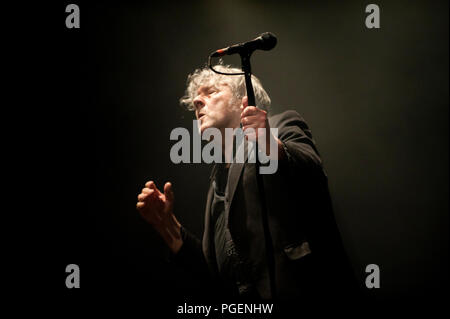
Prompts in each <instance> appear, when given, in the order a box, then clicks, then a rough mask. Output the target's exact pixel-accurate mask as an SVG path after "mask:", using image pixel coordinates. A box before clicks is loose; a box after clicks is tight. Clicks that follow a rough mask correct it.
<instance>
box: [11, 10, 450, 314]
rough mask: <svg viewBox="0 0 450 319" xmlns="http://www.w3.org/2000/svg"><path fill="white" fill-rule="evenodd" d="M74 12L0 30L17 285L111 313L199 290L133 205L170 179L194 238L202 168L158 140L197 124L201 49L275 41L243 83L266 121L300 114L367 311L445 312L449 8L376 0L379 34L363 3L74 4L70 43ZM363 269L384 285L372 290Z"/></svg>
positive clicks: (38, 15) (18, 17)
mask: <svg viewBox="0 0 450 319" xmlns="http://www.w3.org/2000/svg"><path fill="white" fill-rule="evenodd" d="M69 3H70V2H67V3H65V2H64V1H63V2H61V3H56V2H55V4H49V3H47V4H45V6H44V5H43V4H38V5H36V9H35V8H34V7H30V6H28V7H27V6H25V5H24V6H23V7H20V8H17V9H14V12H13V13H15V14H14V17H15V18H14V19H13V20H14V21H13V22H11V23H8V28H9V29H8V30H14V31H19V32H20V36H14V35H12V36H11V39H10V40H12V42H11V43H12V45H11V46H10V47H8V48H13V49H14V48H15V47H18V46H19V45H20V47H21V48H22V47H23V49H21V50H20V51H18V53H17V54H16V53H15V51H14V50H12V55H16V57H19V58H20V63H16V64H13V65H10V66H13V69H14V70H15V72H14V74H15V77H11V81H10V82H12V83H18V84H19V85H20V87H21V88H22V87H25V85H26V89H20V90H18V91H17V92H14V95H15V102H16V103H14V105H15V107H14V108H12V109H13V111H14V113H15V116H16V118H18V119H19V122H20V123H21V126H20V128H18V126H16V127H15V128H16V130H17V131H20V133H21V136H22V137H25V138H24V139H21V142H19V143H14V145H13V146H14V151H13V152H15V151H16V150H17V152H15V154H22V152H23V151H24V149H25V152H24V155H19V156H18V159H16V160H14V161H15V162H16V164H17V163H19V164H20V167H21V168H20V169H19V170H17V171H16V172H17V173H18V174H17V176H20V178H16V179H15V181H16V182H18V184H17V186H16V184H14V185H15V186H14V187H12V188H11V189H12V190H13V193H14V194H15V195H18V199H17V201H16V203H19V205H18V206H17V207H18V209H16V210H15V212H16V213H15V214H13V215H14V217H18V219H19V221H18V222H19V228H20V230H22V232H20V235H16V237H14V238H19V236H20V238H19V239H20V240H19V241H20V242H24V243H25V248H26V249H24V250H22V249H15V248H14V247H13V246H11V247H13V248H12V251H13V253H14V254H15V257H20V258H22V259H20V260H24V262H20V263H19V262H18V260H19V259H17V258H16V259H12V260H13V261H11V262H10V263H9V264H10V265H12V266H13V267H14V268H17V269H20V270H21V275H20V276H21V279H24V278H28V277H27V275H26V274H27V270H30V268H28V267H31V269H33V266H32V265H36V264H38V265H39V266H40V268H39V269H42V272H41V273H39V274H38V275H37V276H36V278H35V280H36V284H31V285H30V282H29V280H28V279H25V283H24V284H21V285H18V284H17V285H16V287H19V288H20V289H25V290H26V291H33V292H34V295H33V296H37V295H39V294H40V291H41V290H45V291H46V292H50V295H49V297H48V298H52V300H59V302H63V303H64V304H66V305H74V304H76V305H78V306H80V305H85V304H89V305H97V306H99V305H104V307H109V308H110V309H111V307H112V306H111V304H112V303H111V301H112V300H114V301H115V302H117V303H118V304H120V300H122V299H121V298H122V297H127V296H130V295H137V296H138V297H139V298H143V299H144V300H146V302H147V305H151V306H152V307H157V306H158V305H162V304H165V302H167V300H172V299H175V300H183V297H184V296H186V295H187V294H188V293H189V292H190V291H191V289H192V288H193V287H194V288H195V282H193V281H192V280H191V279H190V278H186V276H185V274H184V273H183V272H182V271H180V270H177V269H174V268H172V267H171V266H170V265H168V264H167V263H166V262H165V257H166V255H167V250H166V248H165V247H164V245H163V243H162V241H161V240H160V239H159V237H158V236H157V234H156V233H155V232H154V231H153V230H152V228H151V226H150V225H148V224H146V223H145V222H144V221H143V219H141V218H140V216H139V215H138V213H137V211H136V210H135V203H136V196H137V195H138V193H139V192H140V190H141V188H142V187H143V184H144V183H145V182H146V181H147V180H150V179H151V180H154V181H155V182H156V183H157V185H158V186H159V187H162V186H163V184H164V183H165V182H166V181H171V182H172V183H173V185H174V189H175V196H176V207H175V213H176V215H177V216H178V218H179V220H180V222H181V223H182V224H183V225H184V226H186V227H187V228H189V229H190V230H191V231H192V232H194V233H195V234H197V235H198V236H199V237H200V236H201V234H202V228H203V212H204V202H205V198H206V191H207V187H208V176H209V171H210V168H209V167H208V166H207V165H199V164H180V165H175V164H172V163H171V161H170V158H169V151H170V148H171V146H172V145H173V144H174V142H172V141H170V140H169V134H170V131H171V130H172V129H173V128H175V127H187V128H188V129H189V130H191V128H192V118H193V117H192V116H193V115H192V113H190V112H188V111H185V110H183V109H182V108H181V107H180V106H178V99H179V97H181V96H182V95H183V92H184V87H185V81H186V76H187V74H188V73H190V72H192V71H193V70H194V69H195V68H197V67H201V66H203V65H204V64H205V62H206V57H207V55H208V54H209V53H210V52H211V51H213V50H215V49H218V48H221V47H224V46H227V45H230V44H233V43H237V42H243V41H246V40H250V39H252V38H254V37H255V36H256V35H258V34H260V33H262V32H265V31H271V32H273V33H275V34H276V35H277V36H278V45H277V47H276V48H275V49H274V50H272V51H270V52H256V53H255V54H254V56H253V57H252V66H253V71H254V74H255V75H257V76H258V77H259V78H260V79H261V81H262V82H263V85H264V86H265V87H266V89H267V91H268V93H269V95H270V96H271V98H272V112H273V113H278V112H281V111H283V110H286V109H295V110H297V111H298V112H299V113H300V114H302V116H303V117H304V118H305V119H306V121H307V122H308V124H309V125H310V127H311V129H312V132H313V135H314V138H315V140H316V142H317V145H318V147H319V150H320V152H321V155H322V158H323V160H324V165H325V169H326V171H327V174H328V177H329V186H330V190H331V194H332V199H333V204H334V208H335V214H336V218H337V221H338V224H339V228H340V230H341V233H342V237H343V240H344V243H345V246H346V249H347V251H348V253H349V256H350V259H351V261H352V265H353V267H354V270H355V274H356V275H357V277H358V280H359V282H360V284H361V287H362V293H364V294H367V295H368V297H369V302H368V304H369V305H370V307H369V308H372V309H373V308H379V307H383V305H386V304H391V303H394V304H397V303H398V304H400V305H402V306H401V307H405V308H408V309H409V310H414V308H415V307H416V306H417V302H419V301H421V302H424V301H425V300H427V301H433V300H434V303H435V304H439V302H440V301H439V300H444V298H445V294H446V292H445V289H446V287H447V285H448V2H446V1H428V2H427V1H396V2H395V3H394V2H392V1H391V2H388V1H378V2H375V3H376V4H378V5H379V6H380V8H381V28H380V29H367V28H366V27H365V24H364V21H365V17H366V15H367V14H366V13H365V6H366V5H367V4H368V3H366V2H362V1H352V2H345V3H341V2H331V1H330V2H326V1H307V2H306V1H305V2H293V1H292V2H281V1H280V2H276V1H264V2H260V1H242V2H231V1H225V2H217V3H214V2H212V1H209V2H192V3H187V2H180V3H175V2H160V3H150V2H144V1H142V2H95V3H92V2H89V3H88V2H86V1H78V2H76V3H77V4H78V5H79V6H80V10H81V28H80V29H67V28H66V27H65V18H66V15H67V14H66V13H65V7H66V5H67V4H69ZM9 12H11V11H9ZM22 13H23V15H22ZM28 16H29V17H28ZM24 20H25V21H26V23H24V22H23V21H24ZM20 21H22V22H20ZM11 34H12V33H11ZM18 34H19V33H18ZM19 52H20V53H19ZM228 61H229V63H233V64H235V65H236V63H237V62H238V60H237V59H236V58H234V57H230V58H227V59H226V60H225V62H228ZM5 62H6V64H8V61H5ZM11 64H12V63H11ZM25 115H26V116H25ZM25 117H26V119H25ZM22 127H23V128H24V129H23V130H22V129H21V128H22ZM16 130H14V131H10V132H15V131H16ZM12 134H15V133H12ZM27 194H29V195H27ZM30 203H31V205H29V204H30ZM14 241H15V240H13V242H14ZM14 260H15V261H16V263H17V265H16V264H15V262H14ZM70 263H75V264H78V265H79V266H80V269H81V287H82V288H81V289H79V290H68V289H67V288H66V287H65V277H66V273H65V267H66V265H68V264H70ZM372 263H375V264H377V265H379V267H380V270H381V288H380V289H377V290H371V291H368V290H367V289H366V288H364V280H365V276H366V273H365V271H364V270H365V266H366V265H368V264H372ZM19 264H20V265H19ZM16 266H17V267H16ZM19 266H21V267H19ZM22 268H23V270H22ZM13 280H16V279H15V278H13ZM17 282H19V281H18V280H17ZM37 282H39V284H38V283H37ZM103 296H107V297H108V298H106V300H108V301H107V302H106V303H105V304H103V303H98V301H99V298H100V297H103ZM138 304H139V305H142V303H138ZM115 305H117V304H115ZM102 307H103V306H100V307H99V309H102ZM163 309H164V308H163ZM431 309H433V308H431ZM167 311H168V313H170V312H171V311H172V310H170V311H169V310H167Z"/></svg>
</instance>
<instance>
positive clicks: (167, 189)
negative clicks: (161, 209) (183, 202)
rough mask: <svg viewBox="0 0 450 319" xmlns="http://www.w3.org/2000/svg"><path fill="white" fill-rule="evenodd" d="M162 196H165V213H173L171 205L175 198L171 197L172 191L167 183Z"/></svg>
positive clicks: (170, 185)
mask: <svg viewBox="0 0 450 319" xmlns="http://www.w3.org/2000/svg"><path fill="white" fill-rule="evenodd" d="M164 195H165V196H166V207H165V211H166V213H169V212H172V211H173V203H174V201H175V197H174V195H173V190H172V183H170V182H167V183H166V184H165V185H164Z"/></svg>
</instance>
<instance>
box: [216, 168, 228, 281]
mask: <svg viewBox="0 0 450 319" xmlns="http://www.w3.org/2000/svg"><path fill="white" fill-rule="evenodd" d="M227 180H228V168H227V167H226V166H225V165H224V164H217V171H216V175H215V177H214V180H213V187H214V198H213V201H212V204H211V219H212V225H214V237H213V238H214V239H213V240H214V248H215V253H216V261H217V267H218V269H219V274H220V275H221V277H223V278H224V279H229V277H230V274H231V268H232V265H231V261H230V258H229V256H228V255H227V253H226V252H227V247H226V245H227V244H226V227H227V226H226V220H225V190H226V185H227Z"/></svg>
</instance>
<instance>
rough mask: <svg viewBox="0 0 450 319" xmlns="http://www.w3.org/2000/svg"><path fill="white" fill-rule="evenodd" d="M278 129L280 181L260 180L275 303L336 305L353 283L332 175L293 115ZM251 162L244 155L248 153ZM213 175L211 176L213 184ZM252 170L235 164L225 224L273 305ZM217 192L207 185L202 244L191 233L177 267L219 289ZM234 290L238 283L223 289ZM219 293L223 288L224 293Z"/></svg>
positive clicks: (277, 122) (276, 120)
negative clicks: (214, 243)
mask: <svg viewBox="0 0 450 319" xmlns="http://www.w3.org/2000/svg"><path fill="white" fill-rule="evenodd" d="M269 124H270V127H271V128H275V127H276V128H278V138H279V139H280V140H281V142H282V144H283V147H284V151H285V153H286V158H285V159H284V160H281V161H279V163H278V170H277V172H276V173H275V174H271V175H262V176H263V181H264V192H265V195H266V196H265V197H266V199H265V200H266V205H267V215H268V225H269V230H270V235H271V239H272V246H273V253H274V256H273V259H274V261H275V267H274V269H275V287H276V297H277V298H278V299H281V300H282V299H291V298H303V299H304V298H312V300H317V299H324V298H328V297H331V298H336V297H343V296H344V295H347V293H348V291H349V289H351V288H350V287H352V288H353V285H354V281H353V280H354V278H353V273H352V270H351V267H350V266H349V263H348V260H347V257H346V254H345V251H344V249H343V246H342V242H341V238H340V235H339V231H338V228H337V226H336V222H335V219H334V215H333V210H332V205H331V199H330V195H329V191H328V181H327V176H326V174H325V172H324V170H323V167H322V161H321V159H320V156H319V153H318V151H317V149H316V146H315V143H314V141H313V138H312V135H311V131H310V129H309V128H308V126H307V124H306V123H305V121H304V120H303V119H302V117H301V116H300V115H299V114H298V113H297V112H295V111H286V112H283V113H281V114H278V115H274V116H271V117H269ZM245 156H246V160H247V152H246V151H245ZM213 174H214V169H213V173H212V174H211V178H212V176H213ZM258 194H259V193H258V188H257V181H256V169H255V164H251V163H248V161H246V162H245V163H232V164H231V166H230V169H229V173H228V184H227V189H226V202H225V219H226V221H228V227H229V230H230V233H231V236H232V238H233V241H234V243H235V245H236V248H237V250H238V252H239V254H240V255H241V256H242V257H243V259H244V260H245V262H246V264H247V265H249V267H250V269H251V274H250V276H251V277H252V280H253V281H254V282H255V286H256V289H257V291H258V294H259V295H260V296H261V297H262V298H264V299H266V298H271V297H272V296H271V291H270V285H269V272H268V266H267V256H266V255H265V254H266V249H265V245H264V228H263V224H262V219H261V201H260V198H259V195H258ZM212 198H213V188H212V186H211V185H210V188H209V191H208V196H207V201H206V211H205V229H204V234H203V241H202V245H201V246H200V242H199V240H198V239H196V238H195V237H194V236H193V235H192V234H190V233H189V232H188V231H187V230H186V229H182V236H183V240H184V244H183V246H182V248H181V249H180V251H179V252H178V254H177V255H176V256H175V258H174V260H175V261H176V262H177V263H179V264H181V265H183V266H185V267H188V268H189V269H191V270H192V271H193V272H194V273H196V274H197V275H199V276H205V275H206V274H208V276H209V282H210V283H211V282H213V283H217V285H218V283H219V282H220V281H219V280H217V281H215V279H218V275H217V265H216V261H215V255H214V249H213V247H211V244H212V240H211V239H212V237H211V236H213V234H212V232H211V230H212V229H214V227H213V225H211V224H210V215H211V212H210V208H211V201H212ZM226 286H228V287H233V286H234V283H226ZM221 289H222V288H221Z"/></svg>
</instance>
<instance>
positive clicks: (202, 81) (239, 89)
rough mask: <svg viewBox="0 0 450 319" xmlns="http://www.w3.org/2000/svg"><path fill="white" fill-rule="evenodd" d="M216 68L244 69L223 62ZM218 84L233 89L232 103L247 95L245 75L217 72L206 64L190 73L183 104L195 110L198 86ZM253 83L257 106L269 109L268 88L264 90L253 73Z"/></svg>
mask: <svg viewBox="0 0 450 319" xmlns="http://www.w3.org/2000/svg"><path fill="white" fill-rule="evenodd" d="M214 69H215V70H217V71H219V72H224V73H240V72H242V70H240V69H237V68H233V67H231V66H230V65H222V64H218V65H215V66H214ZM218 84H224V85H227V86H228V87H229V88H230V89H231V92H232V93H233V97H234V99H233V100H232V101H230V102H231V103H237V102H240V101H241V100H242V98H243V97H244V96H246V95H247V91H246V88H245V78H244V75H223V74H217V73H215V72H214V71H212V70H211V69H210V68H209V67H207V66H205V67H203V68H200V69H196V70H195V71H194V72H193V73H191V74H189V75H188V78H187V81H186V85H187V86H186V91H185V94H184V96H183V97H181V98H180V104H181V106H184V107H186V108H187V109H188V110H190V111H193V110H195V108H194V103H193V101H194V98H195V97H196V96H197V90H198V88H199V87H200V86H202V85H218ZM252 84H253V91H254V92H255V101H256V106H257V107H259V108H261V109H263V110H265V111H269V108H270V102H271V101H270V97H269V95H268V94H267V92H266V90H264V88H263V86H262V84H261V81H260V80H259V79H258V78H257V77H256V76H254V75H252ZM231 103H230V104H231Z"/></svg>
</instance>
